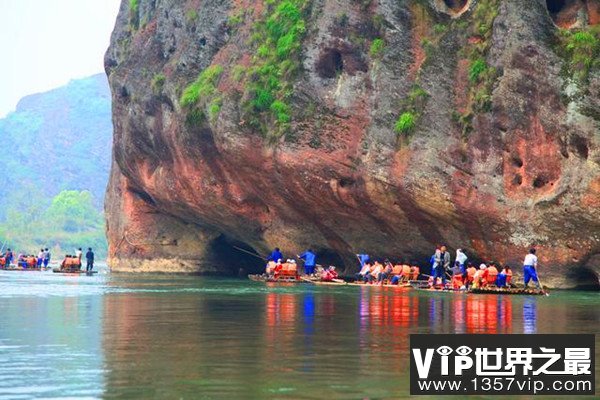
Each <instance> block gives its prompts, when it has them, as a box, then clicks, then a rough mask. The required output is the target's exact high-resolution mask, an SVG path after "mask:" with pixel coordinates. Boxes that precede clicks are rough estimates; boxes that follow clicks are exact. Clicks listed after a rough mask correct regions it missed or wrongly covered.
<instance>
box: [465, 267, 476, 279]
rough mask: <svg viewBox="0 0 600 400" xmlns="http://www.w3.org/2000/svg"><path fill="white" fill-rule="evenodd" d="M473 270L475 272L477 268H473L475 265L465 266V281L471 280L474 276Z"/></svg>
mask: <svg viewBox="0 0 600 400" xmlns="http://www.w3.org/2000/svg"><path fill="white" fill-rule="evenodd" d="M475 272H477V269H475V267H469V268H467V282H473V278H474V277H475Z"/></svg>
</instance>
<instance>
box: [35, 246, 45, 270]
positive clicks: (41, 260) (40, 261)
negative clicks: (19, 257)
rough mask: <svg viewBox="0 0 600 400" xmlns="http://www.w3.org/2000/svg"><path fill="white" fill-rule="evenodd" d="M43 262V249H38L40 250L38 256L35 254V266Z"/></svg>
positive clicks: (39, 266) (39, 265)
mask: <svg viewBox="0 0 600 400" xmlns="http://www.w3.org/2000/svg"><path fill="white" fill-rule="evenodd" d="M43 262H44V249H40V252H39V253H38V256H37V267H38V268H41V267H42V263H43Z"/></svg>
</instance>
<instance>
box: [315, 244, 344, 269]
mask: <svg viewBox="0 0 600 400" xmlns="http://www.w3.org/2000/svg"><path fill="white" fill-rule="evenodd" d="M317 262H318V263H319V264H321V265H323V266H324V267H328V266H330V265H335V266H336V267H337V268H340V267H344V266H345V263H344V259H343V258H342V256H340V255H339V254H338V253H336V252H335V251H333V250H331V249H317Z"/></svg>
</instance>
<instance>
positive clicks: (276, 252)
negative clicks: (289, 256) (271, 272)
mask: <svg viewBox="0 0 600 400" xmlns="http://www.w3.org/2000/svg"><path fill="white" fill-rule="evenodd" d="M279 260H283V254H281V251H279V247H275V250H273V252H272V253H271V255H270V256H269V257H268V258H267V261H275V262H277V261H279Z"/></svg>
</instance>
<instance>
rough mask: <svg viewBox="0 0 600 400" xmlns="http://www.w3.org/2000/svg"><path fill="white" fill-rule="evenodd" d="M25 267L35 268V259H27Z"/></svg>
mask: <svg viewBox="0 0 600 400" xmlns="http://www.w3.org/2000/svg"><path fill="white" fill-rule="evenodd" d="M27 266H28V267H36V266H37V258H35V257H27Z"/></svg>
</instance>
